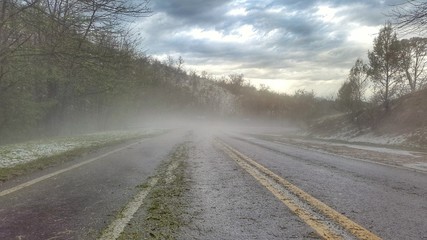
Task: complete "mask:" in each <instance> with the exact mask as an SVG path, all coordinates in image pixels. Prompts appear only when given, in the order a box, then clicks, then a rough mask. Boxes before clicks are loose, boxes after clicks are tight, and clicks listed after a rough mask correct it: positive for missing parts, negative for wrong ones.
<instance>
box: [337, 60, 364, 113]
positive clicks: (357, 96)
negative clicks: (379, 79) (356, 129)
mask: <svg viewBox="0 0 427 240" xmlns="http://www.w3.org/2000/svg"><path fill="white" fill-rule="evenodd" d="M367 79H368V66H367V65H366V64H365V63H363V60H361V59H357V60H356V62H355V63H354V66H353V67H352V68H351V70H350V73H349V75H348V78H347V81H346V82H344V83H343V85H342V86H341V88H340V89H339V91H338V97H337V102H338V104H339V105H340V106H341V108H342V109H344V110H345V111H348V112H351V113H353V114H356V113H357V112H359V111H360V110H362V109H363V105H364V94H365V90H366V85H367Z"/></svg>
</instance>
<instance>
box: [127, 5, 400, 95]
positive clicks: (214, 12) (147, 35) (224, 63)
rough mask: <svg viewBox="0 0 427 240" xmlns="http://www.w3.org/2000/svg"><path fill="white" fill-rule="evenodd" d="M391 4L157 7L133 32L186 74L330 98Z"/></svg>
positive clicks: (384, 18)
mask: <svg viewBox="0 0 427 240" xmlns="http://www.w3.org/2000/svg"><path fill="white" fill-rule="evenodd" d="M396 1H398V0H396ZM389 4H393V1H375V0H374V1H371V0H364V1H348V0H347V1H345V0H335V1H334V0H330V1H314V0H313V1H311V0H307V1H299V0H288V1H281V0H274V1H256V0H234V1H225V0H217V1H204V0H165V1H153V2H152V6H151V7H152V9H153V11H154V13H155V14H154V16H152V17H149V18H145V19H142V20H141V21H140V22H137V23H135V26H139V29H142V30H141V32H142V35H143V37H144V45H143V47H144V48H146V49H147V52H148V54H151V55H154V56H158V57H161V56H166V55H171V56H174V57H178V56H182V57H183V58H184V60H185V62H186V65H187V66H188V67H189V68H192V69H196V70H200V71H201V70H206V71H208V72H210V73H213V74H217V75H228V74H230V73H243V74H244V75H245V77H246V78H248V79H252V80H254V82H262V81H263V80H267V79H268V81H269V82H270V83H271V81H282V82H283V81H285V82H286V81H289V82H291V81H293V82H294V84H271V85H275V86H279V85H280V86H286V88H283V89H274V90H276V91H282V92H293V91H294V90H295V89H292V88H295V87H296V86H297V87H298V88H301V87H304V86H307V88H309V87H313V86H315V87H316V88H317V89H318V90H319V93H320V94H321V95H322V94H323V95H325V94H326V95H327V94H330V93H331V92H332V91H337V89H338V86H339V84H340V83H341V82H342V81H343V80H344V79H345V78H346V75H347V73H348V70H349V69H350V68H351V65H352V64H353V63H354V61H355V60H356V58H358V57H365V56H366V53H367V50H368V48H369V47H370V45H371V44H372V40H373V38H374V37H375V34H376V33H377V32H378V30H379V28H380V27H381V26H382V24H384V23H385V21H386V20H387V17H386V16H385V13H387V11H389V10H387V9H389V8H390V6H389ZM296 81H300V83H301V84H296ZM310 82H313V84H308V83H310ZM322 84H325V86H328V87H322V86H321V85H322ZM331 86H337V87H336V89H333V88H331ZM288 88H289V89H288ZM314 90H316V89H314Z"/></svg>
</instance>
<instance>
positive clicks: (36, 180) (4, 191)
mask: <svg viewBox="0 0 427 240" xmlns="http://www.w3.org/2000/svg"><path fill="white" fill-rule="evenodd" d="M139 143H141V141H138V142H135V143H131V144H129V145H126V146H124V147H121V148H118V149H115V150H113V151H110V152H107V153H104V154H102V155H100V156H98V157H94V158H91V159H89V160H86V161H84V162H81V163H78V164H76V165H73V166H70V167H67V168H64V169H61V170H59V171H56V172H53V173H50V174H47V175H44V176H41V177H38V178H36V179H33V180H31V181H28V182H25V183H22V184H19V185H18V186H15V187H12V188H9V189H6V190H3V191H1V192H0V197H3V196H6V195H8V194H11V193H13V192H16V191H19V190H21V189H23V188H26V187H29V186H31V185H34V184H36V183H39V182H41V181H44V180H46V179H49V178H51V177H54V176H57V175H59V174H61V173H64V172H67V171H70V170H73V169H75V168H78V167H81V166H83V165H86V164H88V163H91V162H94V161H96V160H99V159H101V158H104V157H106V156H108V155H111V154H113V153H116V152H119V151H122V150H124V149H126V148H129V147H131V146H133V145H136V144H139Z"/></svg>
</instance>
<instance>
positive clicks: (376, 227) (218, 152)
mask: <svg viewBox="0 0 427 240" xmlns="http://www.w3.org/2000/svg"><path fill="white" fill-rule="evenodd" d="M183 143H185V144H186V145H188V156H187V155H186V158H185V159H182V161H184V162H185V165H184V166H185V171H184V176H183V177H184V178H183V179H184V180H183V181H182V182H183V184H184V186H183V187H182V192H181V193H179V194H176V193H174V195H173V196H174V198H179V199H180V201H179V202H180V203H184V204H183V206H182V207H179V206H172V208H177V209H178V208H179V209H181V210H180V212H179V216H177V219H178V220H179V221H181V223H180V224H179V225H178V227H177V228H176V229H175V228H174V229H172V230H171V231H169V232H170V233H171V234H172V235H171V236H172V237H173V238H177V239H290V238H292V239H319V238H329V239H380V238H383V239H427V220H426V219H427V174H426V173H425V172H423V171H414V170H411V169H407V168H401V167H396V166H391V165H390V166H389V165H387V164H384V163H381V164H377V163H374V162H369V161H360V160H356V159H354V158H347V157H342V156H339V155H337V154H329V153H326V152H321V151H317V150H310V149H306V148H301V147H300V146H298V145H292V144H285V143H279V142H275V141H272V140H265V139H261V138H256V137H253V136H249V135H245V134H237V133H234V134H230V132H229V131H226V132H220V131H211V132H209V131H200V129H199V130H197V129H196V130H191V131H187V130H185V131H184V130H176V131H171V132H169V133H167V134H164V135H161V136H157V137H153V138H150V139H145V140H143V141H140V142H137V143H136V144H133V145H131V146H128V145H126V144H125V145H122V146H116V147H114V148H110V149H104V150H102V151H99V152H97V153H93V154H92V155H89V156H85V157H84V158H81V159H76V160H75V161H73V162H71V163H68V164H67V165H66V166H58V167H56V168H55V169H48V170H45V171H41V172H38V173H36V174H33V175H30V176H26V177H23V178H20V179H16V180H15V181H11V182H6V183H5V184H3V185H1V187H0V239H96V238H99V237H101V238H102V239H115V238H116V237H117V236H119V235H120V233H121V232H124V233H129V232H131V231H134V230H135V228H136V229H139V231H140V232H142V235H132V236H134V237H135V238H136V239H138V238H142V237H143V236H150V235H144V232H147V231H149V230H150V229H143V227H142V226H146V225H144V224H143V223H141V222H143V221H146V219H147V213H146V211H147V206H148V205H150V204H152V203H150V202H149V201H147V200H144V197H145V196H146V195H148V196H150V195H149V194H150V193H149V192H150V189H155V185H156V183H157V185H159V184H169V182H170V181H162V179H160V178H159V179H156V181H155V182H154V183H150V184H151V185H150V184H148V186H149V187H147V188H144V190H140V188H138V186H140V185H141V184H143V183H147V182H149V181H150V179H151V181H152V179H153V178H149V177H150V176H155V175H156V171H157V170H156V169H158V168H159V166H160V165H161V164H162V162H165V161H166V160H167V159H169V158H170V155H171V154H170V153H171V152H173V151H174V150H173V149H174V148H175V147H176V146H177V145H179V144H183ZM128 144H130V143H128ZM111 151H113V152H111ZM360 151H363V150H360ZM99 156H101V157H99ZM78 164H81V165H78ZM172 165H173V164H172ZM172 165H171V166H172ZM64 169H65V170H66V171H63V170H64ZM167 169H172V168H170V167H168V168H167ZM58 171H60V172H58ZM171 171H172V170H171ZM49 174H50V175H49ZM166 175H167V174H166ZM44 176H48V177H44ZM40 177H41V178H42V179H43V180H41V181H33V182H31V181H32V180H34V179H40ZM157 180H158V181H157ZM152 182H153V181H152ZM26 183H31V184H26ZM16 186H18V188H16ZM19 186H20V187H19ZM14 187H15V188H14ZM10 189H13V191H9V190H10ZM180 189H181V188H180ZM153 191H154V190H153ZM1 193H3V195H2V194H1ZM136 196H139V197H136ZM147 198H149V197H147ZM135 199H140V200H141V204H137V205H135V206H136V207H132V209H134V211H123V212H124V213H123V214H122V215H129V216H121V215H120V214H118V213H120V211H122V210H123V209H130V208H129V207H127V206H129V203H132V204H133V203H134V202H135V201H134V200H135ZM117 216H119V217H117ZM117 218H121V219H122V220H121V221H116V220H117ZM115 222H121V225H122V227H117V228H115V229H119V230H117V231H116V233H117V234H119V235H117V234H116V235H114V234H110V235H108V234H107V235H106V234H103V235H102V233H103V232H104V233H105V229H106V228H111V226H112V225H114V223H115ZM114 226H115V225H114ZM130 226H132V228H131V227H130ZM113 228H114V227H113ZM135 234H136V233H135ZM101 235H102V236H101ZM105 236H107V237H105ZM127 236H129V235H127Z"/></svg>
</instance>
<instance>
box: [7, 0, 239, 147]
mask: <svg viewBox="0 0 427 240" xmlns="http://www.w3.org/2000/svg"><path fill="white" fill-rule="evenodd" d="M147 4H148V1H125V0H89V1H86V0H84V1H83V0H26V1H18V0H3V1H1V2H0V143H5V142H10V141H16V140H20V139H23V138H29V137H31V136H34V137H38V136H42V135H45V136H46V135H57V134H67V133H70V132H71V131H72V130H79V131H85V130H92V131H95V130H105V129H108V128H112V127H117V126H119V125H126V124H127V122H126V121H127V120H128V119H132V117H134V118H135V119H136V118H138V117H139V116H141V115H144V114H146V112H150V111H152V112H153V111H158V109H163V110H165V111H184V112H185V111H193V110H195V109H196V110H197V109H199V110H201V111H208V110H207V109H208V108H212V109H214V111H217V112H219V113H221V114H226V113H227V111H228V110H227V109H229V108H228V107H229V106H228V105H227V104H228V103H227V101H231V99H230V96H228V95H227V93H226V92H225V91H224V90H221V89H219V88H216V87H215V85H214V84H200V82H201V81H202V78H201V77H199V76H198V75H197V74H194V73H192V74H187V73H186V72H185V71H184V70H183V69H182V64H183V61H182V59H181V58H180V59H178V60H174V59H169V60H168V61H165V62H160V61H159V60H156V59H152V58H150V57H148V56H145V55H143V54H141V53H140V51H138V50H137V42H136V41H137V40H135V38H134V37H133V36H132V33H131V32H129V31H128V30H127V27H126V24H127V23H128V22H129V21H132V20H134V19H135V18H138V17H148V16H149V15H150V14H151V10H150V9H149V7H148V5H147ZM208 90H209V91H208ZM230 109H232V107H230ZM209 111H210V110H209Z"/></svg>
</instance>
